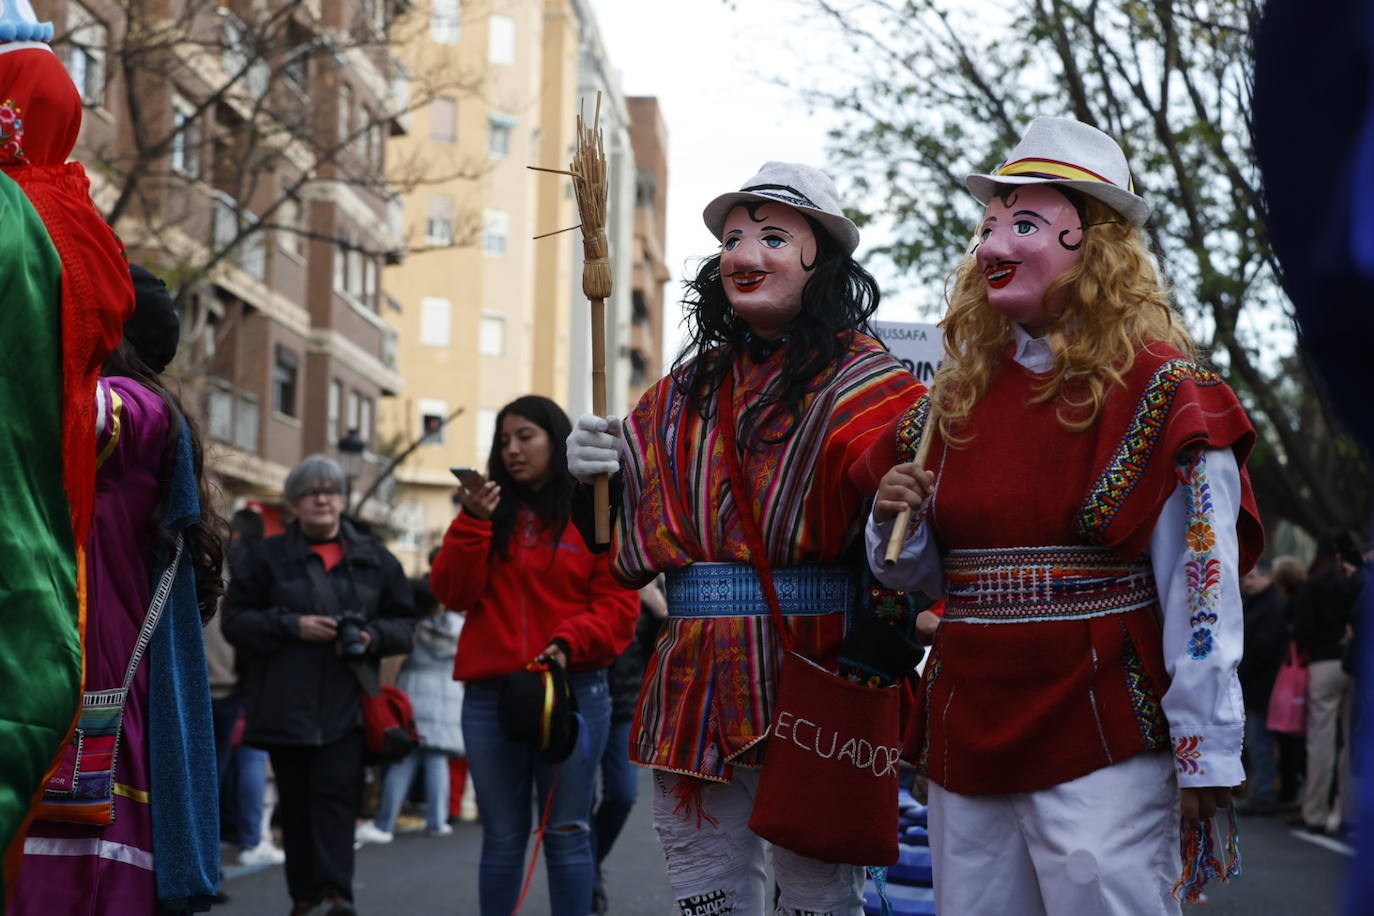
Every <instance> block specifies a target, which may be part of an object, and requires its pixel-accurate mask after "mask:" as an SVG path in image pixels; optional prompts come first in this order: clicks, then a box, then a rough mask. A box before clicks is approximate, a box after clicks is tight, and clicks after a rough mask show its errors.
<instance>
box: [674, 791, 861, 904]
mask: <svg viewBox="0 0 1374 916" xmlns="http://www.w3.org/2000/svg"><path fill="white" fill-rule="evenodd" d="M677 778H678V777H677V776H674V775H673V774H671V773H664V772H662V771H656V772H655V773H654V830H655V831H657V832H658V840H659V842H660V843H661V844H662V845H663V856H664V858H665V859H667V860H668V882H669V883H670V884H671V885H672V887H673V896H674V897H676V898H677V902H678V909H679V912H680V913H681V914H682V916H763V914H764V913H765V912H768V911H770V908H771V907H772V903H773V893H772V888H770V887H768V886H767V883H766V877H767V875H766V872H765V860H764V856H765V854H766V851H767V849H768V848H770V844H769V843H767V842H766V841H764V840H763V838H761V837H759V836H758V835H757V834H755V833H754V832H753V831H751V830H750V829H749V814H750V812H751V811H752V810H753V808H754V794H755V792H756V791H757V790H758V784H759V771H758V770H749V769H743V768H736V769H735V771H734V779H733V780H732V781H731V782H729V783H727V784H723V785H709V786H707V787H706V788H705V789H703V790H702V796H701V800H702V808H703V810H704V812H705V813H706V814H708V815H710V817H711V818H712V819H714V820H715V823H714V824H713V823H711V822H710V821H708V820H706V819H705V818H702V819H701V826H700V827H698V826H697V817H696V811H695V810H692V811H690V812H688V813H687V815H686V816H685V817H684V816H683V815H682V814H677V813H675V810H674V809H676V808H677V805H678V799H677V797H676V796H674V795H672V794H670V792H669V790H670V789H671V788H672V787H673V785H674V784H675V783H676V781H677ZM818 791H823V789H820V788H818ZM771 849H772V851H773V873H774V875H775V876H776V878H777V881H778V886H779V887H780V888H781V891H782V895H781V897H780V898H779V900H778V909H777V911H776V912H777V914H779V916H794V914H806V916H862V914H863V889H864V870H863V869H862V868H860V867H858V866H855V865H831V864H829V863H826V862H817V861H816V860H815V859H808V858H805V857H803V856H799V855H797V854H796V853H794V852H789V851H788V850H786V849H783V848H782V847H780V846H771Z"/></svg>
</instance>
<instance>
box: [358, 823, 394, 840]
mask: <svg viewBox="0 0 1374 916" xmlns="http://www.w3.org/2000/svg"><path fill="white" fill-rule="evenodd" d="M393 837H394V835H393V834H390V833H387V832H386V831H385V830H382V829H381V828H379V827H378V826H377V825H376V824H375V823H373V822H372V821H363V822H362V823H361V824H359V825H358V826H357V828H356V829H354V831H353V839H354V840H355V841H357V842H359V843H376V844H379V845H380V844H382V843H390V842H391V840H392V839H393Z"/></svg>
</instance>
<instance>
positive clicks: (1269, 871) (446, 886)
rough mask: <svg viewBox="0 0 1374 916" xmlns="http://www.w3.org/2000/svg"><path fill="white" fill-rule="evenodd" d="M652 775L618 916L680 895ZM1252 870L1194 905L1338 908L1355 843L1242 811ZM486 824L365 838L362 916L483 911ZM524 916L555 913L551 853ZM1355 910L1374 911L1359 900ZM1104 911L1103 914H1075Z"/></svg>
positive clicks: (248, 906)
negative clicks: (654, 806)
mask: <svg viewBox="0 0 1374 916" xmlns="http://www.w3.org/2000/svg"><path fill="white" fill-rule="evenodd" d="M648 798H649V776H648V773H647V772H645V773H642V774H641V777H640V799H641V804H638V805H636V806H635V809H634V811H633V812H632V813H631V815H630V821H629V823H628V824H626V826H625V831H624V833H623V834H621V837H620V841H619V842H618V843H617V844H616V847H615V848H614V849H613V850H612V851H611V855H610V858H609V859H608V860H607V863H606V880H607V888H608V897H609V900H610V904H611V913H613V914H615V916H670V914H672V913H674V907H673V903H672V895H671V893H670V892H669V889H668V883H667V880H666V878H665V877H664V869H663V858H662V854H661V853H660V852H659V848H658V841H657V839H656V838H655V836H654V832H653V827H652V825H651V823H650V819H649V806H648V804H645V803H643V802H644V801H645V800H646V799H648ZM1240 838H1241V840H1240V841H1241V853H1242V857H1243V867H1244V874H1243V875H1242V876H1241V877H1240V878H1238V879H1236V880H1235V881H1233V882H1232V883H1231V884H1230V885H1229V886H1227V887H1218V886H1215V885H1214V886H1213V888H1212V889H1211V890H1210V892H1209V894H1208V903H1207V906H1206V907H1203V908H1197V907H1186V908H1185V909H1184V912H1185V914H1188V913H1193V914H1196V916H1337V914H1341V913H1342V910H1341V906H1340V900H1341V885H1342V881H1343V877H1344V871H1345V868H1346V867H1347V865H1348V864H1349V863H1350V862H1351V861H1352V858H1351V853H1352V851H1351V850H1350V849H1349V847H1346V846H1344V845H1343V844H1340V843H1337V842H1335V841H1333V840H1328V839H1325V838H1315V839H1314V838H1311V837H1308V836H1305V835H1301V834H1298V833H1295V832H1294V831H1293V829H1292V828H1290V827H1288V826H1286V825H1285V824H1284V823H1283V821H1282V820H1281V819H1277V818H1245V819H1242V820H1241V833H1240ZM480 851H481V827H480V826H479V825H477V824H459V825H457V826H456V827H455V830H454V833H453V835H452V836H447V837H426V836H423V835H422V834H411V835H406V834H400V835H398V836H397V837H396V839H395V840H394V841H393V842H391V843H390V844H388V845H385V846H365V847H363V848H362V849H361V850H359V851H358V854H357V882H356V885H355V889H354V891H355V895H356V901H357V906H358V912H359V914H361V916H403V914H404V916H429V914H435V916H440V914H442V916H476V914H477V912H478V910H477V861H478V857H479V853H480ZM226 876H227V877H226V880H225V882H224V889H225V891H226V892H227V893H228V894H229V895H230V897H231V899H230V901H229V903H227V904H225V905H222V906H217V907H215V909H214V910H213V911H212V913H213V916H240V914H241V916H274V914H281V916H285V914H286V913H287V912H288V911H289V910H290V901H289V900H288V898H287V893H286V881H285V878H284V876H283V874H282V869H281V867H280V866H269V867H258V868H253V869H243V868H235V867H229V868H227V869H226ZM520 912H521V914H522V916H549V912H550V911H549V900H548V885H547V884H546V883H545V880H544V869H543V862H542V861H541V862H540V864H539V867H538V868H537V869H536V871H535V878H534V883H533V885H532V886H531V888H530V892H529V897H528V899H527V900H526V903H525V906H524V908H523V909H522V910H521V911H520ZM1345 912H1346V913H1348V914H1360V916H1363V914H1364V913H1367V912H1372V913H1374V905H1371V906H1370V908H1369V909H1366V910H1359V909H1350V910H1347V911H1345ZM1073 916H1097V914H1073Z"/></svg>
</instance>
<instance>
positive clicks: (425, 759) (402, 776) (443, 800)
mask: <svg viewBox="0 0 1374 916" xmlns="http://www.w3.org/2000/svg"><path fill="white" fill-rule="evenodd" d="M422 765H423V767H424V774H425V826H426V827H428V828H429V829H430V830H438V829H439V828H440V827H442V826H443V825H444V824H445V823H447V822H448V754H446V753H444V752H443V751H440V750H435V749H434V748H425V747H421V748H416V749H415V750H413V751H411V752H410V753H409V754H406V755H405V756H404V757H402V758H401V759H400V760H398V761H396V762H395V763H393V764H392V765H391V766H389V767H387V768H386V777H385V778H384V779H383V780H382V799H381V801H380V802H379V803H378V805H377V821H376V824H377V829H378V830H385V831H386V832H387V833H390V832H391V830H392V828H393V827H395V826H396V814H397V813H398V812H399V811H400V810H401V803H402V802H404V801H405V800H406V796H407V795H409V794H410V784H411V782H413V781H414V779H415V771H416V770H417V769H419V768H420V767H421V766H422Z"/></svg>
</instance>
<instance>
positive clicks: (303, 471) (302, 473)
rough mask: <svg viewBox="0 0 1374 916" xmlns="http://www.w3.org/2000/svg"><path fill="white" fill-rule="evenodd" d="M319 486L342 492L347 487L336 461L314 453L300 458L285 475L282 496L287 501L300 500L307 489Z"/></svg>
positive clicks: (346, 481)
mask: <svg viewBox="0 0 1374 916" xmlns="http://www.w3.org/2000/svg"><path fill="white" fill-rule="evenodd" d="M319 487H333V488H334V489H336V490H338V491H339V492H340V493H343V492H344V491H345V490H346V489H348V480H347V478H346V477H344V472H343V468H341V467H339V463H338V462H337V461H335V460H334V459H333V458H330V457H329V456H328V455H321V454H314V455H311V456H310V457H308V458H306V459H304V460H302V461H301V463H300V464H298V465H296V466H295V467H294V468H292V469H291V473H289V474H287V475H286V483H284V484H282V496H283V497H284V498H285V499H286V501H287V502H288V503H296V502H300V500H301V498H302V497H304V496H305V494H306V491H307V490H310V489H312V488H319Z"/></svg>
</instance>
